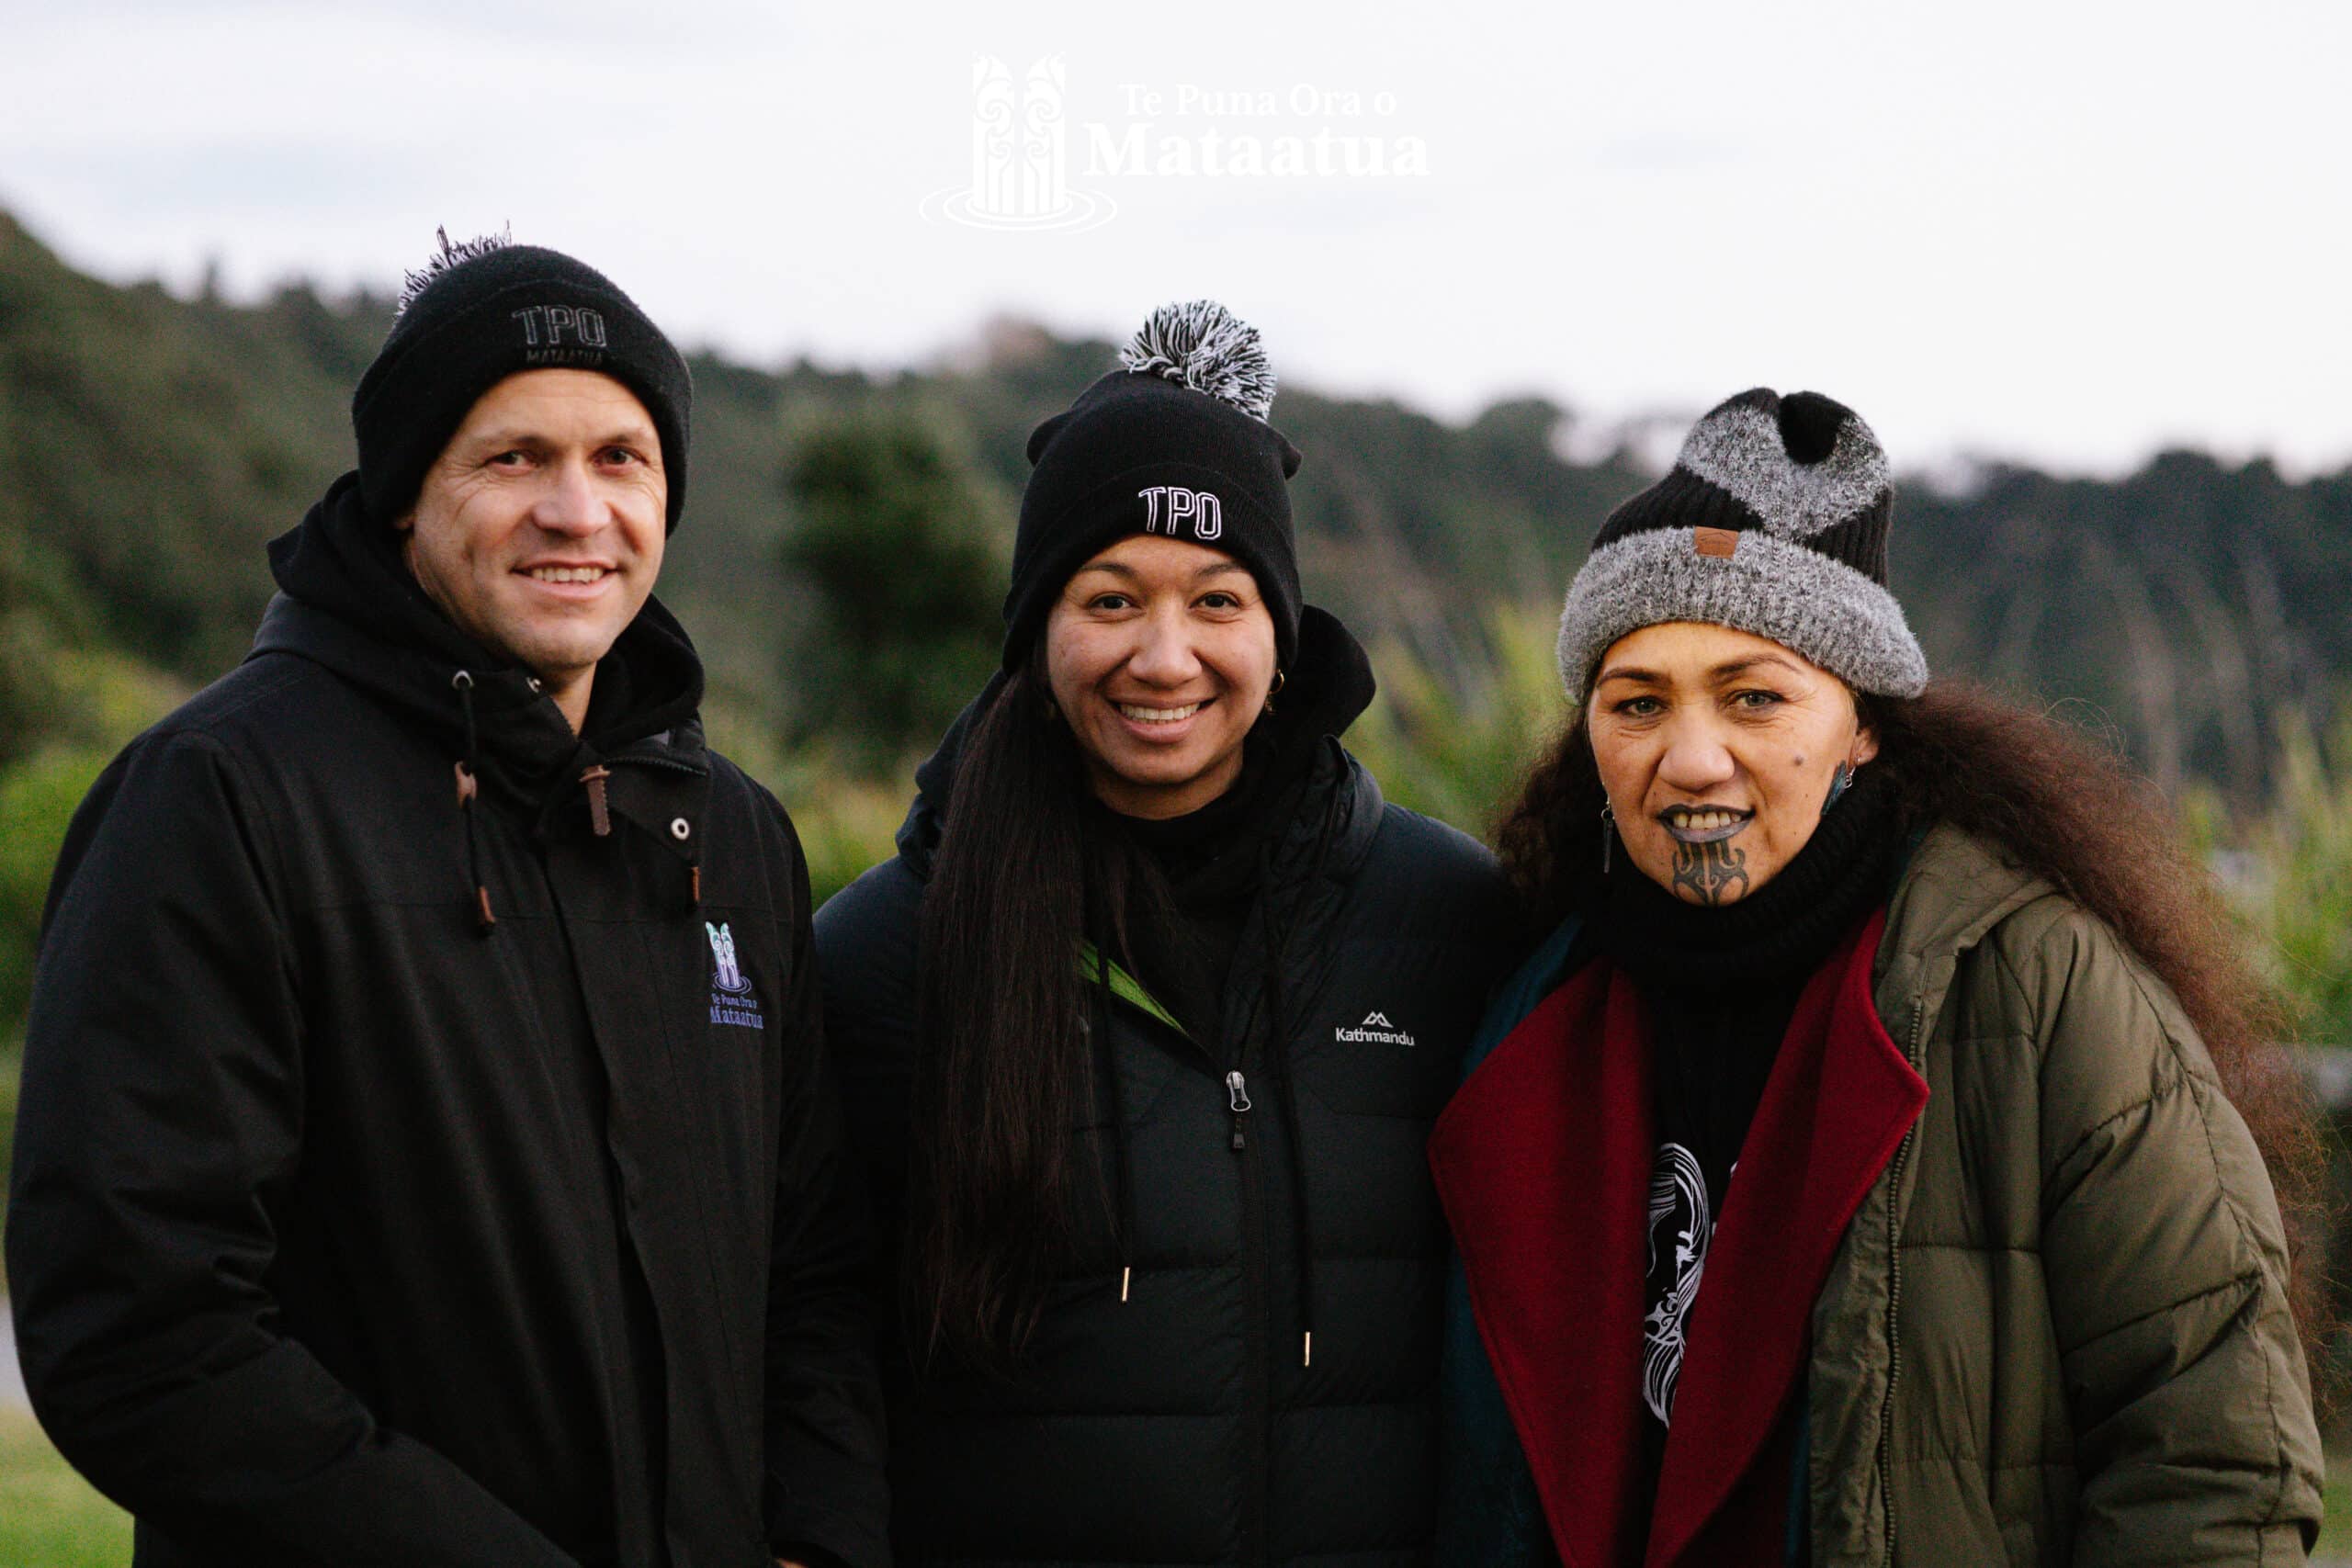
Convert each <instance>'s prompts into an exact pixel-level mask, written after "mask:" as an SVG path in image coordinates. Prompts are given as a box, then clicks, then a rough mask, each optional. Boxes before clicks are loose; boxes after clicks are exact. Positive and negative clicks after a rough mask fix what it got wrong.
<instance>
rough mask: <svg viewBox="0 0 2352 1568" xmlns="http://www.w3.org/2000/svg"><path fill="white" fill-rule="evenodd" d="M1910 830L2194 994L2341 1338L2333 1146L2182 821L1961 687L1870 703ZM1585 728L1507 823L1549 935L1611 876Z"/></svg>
mask: <svg viewBox="0 0 2352 1568" xmlns="http://www.w3.org/2000/svg"><path fill="white" fill-rule="evenodd" d="M1856 706H1857V708H1858V709H1859V711H1860V716H1861V718H1862V721H1863V722H1864V723H1865V724H1868V725H1870V726H1871V728H1873V729H1874V730H1875V731H1876V732H1877V735H1878V741H1879V754H1878V758H1877V760H1876V761H1873V762H1871V763H1870V764H1869V766H1871V767H1873V768H1877V769H1883V770H1884V772H1885V773H1886V774H1887V775H1888V776H1889V777H1890V779H1891V782H1892V783H1893V784H1894V793H1895V797H1896V800H1897V802H1898V810H1899V812H1900V814H1901V816H1902V818H1903V820H1904V822H1905V825H1906V826H1908V827H1911V828H1914V829H1917V828H1924V827H1928V826H1930V825H1932V824H1934V823H1938V822H1949V823H1951V824H1952V825H1953V826H1955V827H1959V828H1963V829H1967V830H1968V831H1970V832H1972V833H1974V834H1976V835H1977V836H1978V837H1980V838H1983V839H1986V840H1991V841H1992V842H1994V843H1996V844H1998V845H1999V846H2001V848H2003V849H2004V850H2006V851H2007V852H2008V853H2009V854H2011V855H2012V856H2014V857H2016V859H2017V860H2018V863H2020V864H2022V865H2024V866H2025V867H2026V868H2027V869H2028V870H2030V871H2032V872H2035V873H2036V874H2040V875H2041V876H2043V877H2046V878H2047V879H2048V880H2049V881H2050V882H2051V883H2052V885H2053V886H2056V887H2058V888H2059V889H2060V890H2061V891H2063V892H2064V893H2065V894H2066V895H2067V896H2068V897H2072V898H2073V899H2074V900H2075V902H2076V903H2078V904H2080V905H2082V906H2083V907H2084V908H2086V909H2088V910H2089V911H2090V912H2091V913H2092V914H2094V915H2097V916H2098V918H2099V919H2102V920H2105V921H2106V922H2107V923H2108V924H2109V926H2111V927H2113V928H2114V930H2115V932H2116V934H2117V935H2118V936H2120V937H2121V938H2122V939H2123V942H2125V944H2126V945H2127V946H2129V947H2130V948H2131V951H2132V952H2133V953H2137V954H2138V955H2139V957H2140V959H2141V961H2142V962H2143V963H2144V964H2147V965H2148V967H2149V968H2151V969H2153V970H2154V971H2155V973H2156V975H2157V976H2158V977H2160V978H2161V979H2162V980H2163V981H2164V982H2165V985H2167V986H2169V987H2172V991H2173V994H2174V995H2175V996H2176V997H2177V998H2179V999H2180V1006H2181V1010H2182V1011H2184V1012H2186V1013H2187V1014H2188V1021H2190V1022H2191V1023H2193V1024H2195V1025H2196V1026H2197V1032H2198V1033H2199V1036H2201V1037H2202V1038H2203V1040H2204V1042H2205V1046H2206V1049H2207V1050H2208V1051H2209V1052H2211V1055H2212V1057H2213V1066H2214V1067H2215V1069H2216V1070H2217V1071H2218V1072H2219V1073H2220V1075H2221V1078H2222V1087H2223V1088H2224V1089H2226V1090H2227V1091H2228V1093H2229V1096H2230V1100H2231V1101H2232V1102H2233V1104H2234V1105H2236V1107H2237V1109H2238V1111H2239V1113H2240V1114H2241V1115H2242V1116H2244V1117H2245V1122H2246V1125H2247V1127H2248V1129H2249V1130H2250V1131H2251V1132H2252V1133H2253V1134H2254V1140H2255V1143H2256V1145H2257V1146H2258V1147H2259V1148H2260V1149H2261V1151H2262V1156H2263V1158H2264V1160H2265V1162H2266V1163H2267V1165H2268V1166H2269V1168H2270V1178H2271V1180H2272V1182H2273V1183H2274V1184H2275V1185H2276V1187H2277V1189H2278V1201H2279V1206H2280V1208H2281V1209H2282V1210H2283V1211H2284V1212H2285V1214H2286V1217H2287V1222H2288V1227H2289V1235H2288V1239H2289V1243H2290V1250H2291V1252H2292V1257H2293V1265H2294V1268H2293V1278H2292V1279H2291V1280H2290V1302H2291V1303H2292V1305H2293V1306H2294V1309H2295V1316H2296V1321H2297V1323H2298V1325H2300V1326H2301V1329H2302V1331H2303V1336H2304V1340H2305V1342H2306V1343H2307V1344H2311V1345H2313V1346H2316V1345H2318V1344H2319V1343H2320V1342H2321V1339H2320V1336H2321V1335H2322V1334H2323V1333H2324V1330H2325V1329H2326V1328H2327V1327H2328V1326H2329V1325H2328V1321H2327V1316H2326V1308H2325V1304H2324V1301H2323V1295H2324V1288H2323V1287H2324V1280H2323V1271H2322V1268H2321V1264H2320V1259H2319V1247H2317V1246H2314V1245H2313V1244H2315V1243H2322V1242H2324V1237H2325V1230H2326V1220H2327V1214H2328V1203H2327V1201H2326V1198H2325V1186H2324V1182H2325V1175H2326V1171H2325V1157H2324V1156H2325V1151H2324V1147H2323V1145H2322V1144H2321V1142H2320V1137H2319V1132H2318V1127H2317V1123H2316V1122H2315V1121H2314V1119H2313V1116H2312V1107H2311V1104H2310V1097H2309V1095H2308V1094H2307V1093H2306V1092H2305V1091H2304V1090H2303V1089H2302V1086H2301V1081H2300V1080H2299V1079H2298V1078H2297V1077H2295V1075H2294V1072H2293V1069H2292V1066H2291V1065H2290V1064H2289V1063H2288V1062H2286V1061H2285V1060H2284V1059H2283V1056H2282V1054H2281V1053H2278V1052H2276V1051H2273V1050H2270V1049H2268V1048H2267V1043H2268V1042H2270V1041H2274V1040H2278V1039H2281V1038H2283V1037H2284V1030H2285V1022H2286V1021H2285V1018H2284V1015H2283V1011H2282V1010H2281V1009H2280V1008H2279V1007H2278V1002H2277V999H2276V998H2274V997H2273V996H2272V995H2271V993H2270V992H2269V991H2268V990H2267V988H2266V987H2264V986H2263V984H2262V983H2261V981H2260V979H2259V978H2258V977H2257V976H2256V975H2255V973H2254V971H2253V969H2252V968H2251V967H2250V966H2249V965H2248V964H2247V963H2246V959H2245V945H2244V944H2245V939H2244V937H2243V936H2242V935H2241V934H2240V933H2239V931H2237V929H2236V928H2235V927H2234V926H2233V924H2232V923H2231V921H2230V919H2229V915H2228V913H2227V911H2226V910H2225V909H2224V908H2222V902H2221V899H2220V897H2219V895H2218V894H2217V893H2216V891H2215V890H2214V887H2213V884H2212V880H2211V877H2209V876H2208V875H2207V874H2205V870H2204V868H2203V867H2201V866H2199V865H2198V864H2197V863H2196V862H2195V860H2194V859H2193V858H2192V857H2191V856H2190V854H2189V852H2188V846H2187V844H2186V843H2185V842H2184V841H2183V840H2182V838H2181V834H2180V830H2179V829H2178V827H2177V825H2176V824H2175V822H2174V820H2173V818H2172V815H2171V813H2170V811H2169V810H2168V809H2167V808H2166V807H2165V804H2164V802H2163V801H2162V800H2161V799H2160V798H2158V797H2157V795H2155V793H2154V789H2153V788H2152V787H2151V786H2150V785H2149V784H2147V783H2146V782H2145V781H2144V780H2142V779H2139V778H2136V777H2134V776H2133V775H2132V774H2131V773H2129V772H2128V771H2126V770H2125V768H2124V767H2123V766H2122V764H2121V763H2120V761H2118V760H2117V758H2116V757H2115V756H2114V755H2112V754H2111V753H2109V752H2108V751H2105V750H2101V749H2099V748H2098V747H2097V746H2095V745H2094V744H2092V743H2091V742H2090V741H2089V740H2088V739H2086V738H2085V737H2084V736H2082V735H2081V734H2080V733H2079V732H2077V731H2075V730H2073V729H2070V728H2067V727H2066V726H2064V725H2063V724H2060V723H2058V722H2057V721H2056V720H2054V719H2052V718H2049V717H2046V716H2043V715H2041V714H2039V713H2035V712H2033V711H2031V710H2030V709H2027V708H2023V707H2019V706H2018V705H2016V704H2014V703H2010V702H2007V701H2006V700H2004V699H2003V698H2001V697H1999V696H1997V695H1996V694H1994V693H1992V692H1989V691H1987V690H1985V689H1984V688H1983V687H1980V686H1976V685H1973V684H1972V683H1970V682H1964V681H1951V680H1946V681H1936V682H1931V683H1930V684H1929V685H1928V689H1927V691H1926V692H1925V693H1924V694H1921V695H1919V696H1917V697H1916V698H1911V699H1908V700H1897V699H1892V698H1885V697H1871V696H1863V697H1860V698H1859V699H1858V700H1857V704H1856ZM1607 798H1608V796H1607V795H1606V794H1605V793H1604V792H1603V791H1602V789H1601V787H1600V767H1599V765H1598V763H1597V762H1596V761H1594V758H1593V752H1592V739H1591V736H1590V735H1589V733H1588V732H1587V731H1586V729H1585V724H1584V716H1583V715H1582V714H1581V713H1578V714H1575V715H1572V716H1570V718H1569V720H1568V724H1567V728H1566V729H1565V730H1564V731H1563V732H1562V735H1561V737H1560V739H1559V741H1558V743H1557V744H1556V745H1555V746H1554V747H1553V749H1552V750H1551V751H1550V752H1549V753H1548V754H1547V755H1546V756H1544V758H1543V760H1541V761H1538V762H1537V763H1536V764H1535V766H1534V767H1533V768H1532V770H1530V772H1529V773H1528V775H1527V780H1526V783H1525V784H1524V786H1523V787H1522V788H1521V793H1520V796H1519V798H1518V800H1517V801H1515V802H1514V803H1513V804H1512V805H1511V806H1510V808H1509V809H1508V810H1507V811H1506V812H1505V813H1504V815H1503V817H1502V818H1501V821H1500V825H1499V826H1498V829H1497V837H1498V843H1499V845H1500V847H1501V851H1502V861H1503V868H1504V870H1505V871H1507V872H1508V873H1509V874H1510V877H1511V880H1512V881H1513V883H1514V884H1516V885H1517V886H1518V888H1519V890H1520V893H1521V897H1522V898H1523V899H1524V900H1525V901H1526V903H1527V906H1528V908H1529V912H1530V914H1531V915H1532V916H1533V917H1534V918H1535V919H1539V920H1541V921H1542V922H1543V923H1544V929H1546V930H1548V929H1550V928H1551V927H1552V926H1555V925H1556V924H1558V922H1559V921H1560V920H1561V919H1564V918H1566V915H1567V914H1568V912H1569V911H1570V910H1572V909H1575V908H1579V907H1581V905H1582V903H1583V901H1584V899H1585V897H1586V894H1587V891H1588V890H1589V888H1590V887H1591V886H1592V885H1593V883H1594V881H1595V880H1596V879H1597V878H1598V877H1599V875H1600V832H1601V818H1600V808H1601V806H1602V804H1603V803H1604V802H1605V801H1606V800H1607Z"/></svg>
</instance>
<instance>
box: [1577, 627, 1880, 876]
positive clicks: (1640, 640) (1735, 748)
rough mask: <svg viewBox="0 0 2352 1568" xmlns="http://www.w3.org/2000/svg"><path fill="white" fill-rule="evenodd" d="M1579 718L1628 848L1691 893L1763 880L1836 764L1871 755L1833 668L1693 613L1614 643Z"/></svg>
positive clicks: (1816, 816) (1796, 840) (1797, 843)
mask: <svg viewBox="0 0 2352 1568" xmlns="http://www.w3.org/2000/svg"><path fill="white" fill-rule="evenodd" d="M1585 722H1586V726H1587V728H1588V729H1589V731H1590V733H1591V736H1592V754H1593V759H1594V761H1596V762H1598V763H1599V764H1600V783H1601V787H1602V788H1603V789H1605V790H1606V791H1607V792H1608V794H1609V807H1610V811H1611V814H1612V815H1613V816H1614V817H1615V818H1616V819H1617V832H1618V835H1619V837H1621V838H1622V839H1623V840H1624V844H1625V849H1626V852H1627V853H1629V854H1631V855H1632V856H1633V860H1634V865H1635V866H1637V867H1638V868H1640V870H1641V872H1642V873H1643V874H1644V875H1645V876H1647V877H1649V878H1650V880H1651V881H1653V882H1656V883H1657V885H1658V886H1661V887H1664V888H1667V889H1668V891H1670V892H1672V893H1673V894H1674V895H1675V897H1679V898H1680V899H1682V900H1683V901H1684V902H1686V903H1691V904H1729V903H1732V902H1734V901H1736V900H1737V899H1740V898H1744V897H1747V896H1748V895H1750V894H1752V893H1754V892H1755V891H1757V889H1758V888H1760V887H1762V886H1764V885H1765V884H1766V883H1768V882H1770V881H1771V879H1772V878H1773V877H1774V876H1775V875H1777V874H1779V873H1780V870H1781V867H1782V866H1785V865H1787V864H1788V863H1789V862H1790V861H1792V860H1793V859H1795V858H1796V854H1797V852H1798V851H1800V850H1802V849H1804V846H1805V843H1806V841H1807V840H1810V839H1811V838H1812V837H1813V831H1814V829H1815V827H1816V826H1818V825H1819V824H1820V821H1821V814H1822V807H1823V804H1824V803H1825V802H1826V800H1827V799H1828V796H1829V790H1830V784H1831V780H1832V778H1833V777H1834V776H1835V774H1836V773H1837V772H1838V764H1839V763H1841V762H1845V763H1851V764H1853V765H1856V766H1860V764H1861V763H1864V762H1867V761H1870V760H1871V758H1872V757H1875V756H1876V755H1878V740H1877V738H1876V737H1875V736H1873V735H1872V734H1871V732H1870V730H1869V729H1867V728H1863V727H1862V725H1861V723H1860V716H1859V715H1858V714H1857V713H1856V711H1855V706H1854V695H1853V693H1851V692H1850V691H1849V690H1848V689H1847V687H1846V685H1845V683H1844V682H1841V681H1839V680H1838V677H1836V676H1835V675H1832V674H1830V673H1829V672H1828V671H1826V670H1824V669H1822V668H1821V667H1820V666H1819V665H1817V664H1815V663H1813V662H1811V661H1810V660H1806V659H1804V657H1803V656H1801V655H1799V654H1796V653H1793V652H1792V651H1790V650H1789V649H1786V648H1784V647H1782V646H1781V644H1779V643H1777V642H1772V641H1770V640H1769V639H1767V638H1764V637H1756V636H1753V635H1751V634H1750V633H1747V632H1742V631H1734V630H1732V629H1731V628H1730V627H1728V626H1706V625H1702V624H1701V623H1698V622H1695V621H1666V622H1661V623H1659V624H1658V625H1657V626H1644V627H1643V628H1642V629H1641V630H1639V631H1637V632H1634V633H1631V634H1629V635H1627V636H1625V637H1620V638H1619V639H1618V640H1617V641H1616V642H1615V643H1613V644H1611V646H1610V649H1609V651H1608V652H1607V653H1604V654H1602V655H1601V658H1600V672H1599V674H1598V675H1597V676H1596V677H1595V678H1594V681H1593V686H1592V696H1591V698H1590V700H1589V706H1588V707H1587V708H1586V710H1585Z"/></svg>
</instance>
